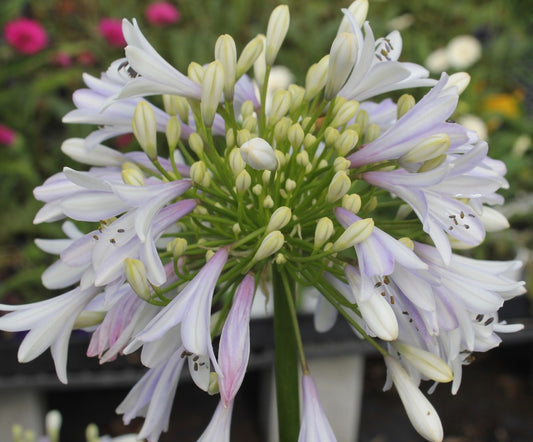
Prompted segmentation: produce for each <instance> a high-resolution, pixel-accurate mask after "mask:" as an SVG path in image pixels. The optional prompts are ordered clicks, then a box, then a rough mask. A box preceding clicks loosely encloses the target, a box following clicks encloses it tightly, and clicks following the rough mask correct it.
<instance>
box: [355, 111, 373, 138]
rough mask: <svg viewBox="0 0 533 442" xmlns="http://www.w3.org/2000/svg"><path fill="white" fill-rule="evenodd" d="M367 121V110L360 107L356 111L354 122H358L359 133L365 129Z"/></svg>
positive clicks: (368, 119) (368, 118)
mask: <svg viewBox="0 0 533 442" xmlns="http://www.w3.org/2000/svg"><path fill="white" fill-rule="evenodd" d="M369 121H370V117H369V116H368V112H367V111H366V110H364V109H361V110H360V111H359V112H357V116H356V117H355V124H358V125H359V127H360V128H361V133H363V132H364V131H365V130H366V127H367V126H368V123H369ZM354 130H355V129H354ZM359 136H361V134H359Z"/></svg>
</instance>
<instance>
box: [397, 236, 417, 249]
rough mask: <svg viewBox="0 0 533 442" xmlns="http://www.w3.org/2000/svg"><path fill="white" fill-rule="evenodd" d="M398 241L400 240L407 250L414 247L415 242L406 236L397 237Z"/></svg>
mask: <svg viewBox="0 0 533 442" xmlns="http://www.w3.org/2000/svg"><path fill="white" fill-rule="evenodd" d="M398 241H399V242H401V243H402V244H403V245H404V246H405V247H407V248H408V249H409V250H414V249H415V244H414V242H413V240H412V239H411V238H408V237H407V236H403V237H401V238H398Z"/></svg>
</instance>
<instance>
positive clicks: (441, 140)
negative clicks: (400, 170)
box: [400, 133, 450, 163]
mask: <svg viewBox="0 0 533 442" xmlns="http://www.w3.org/2000/svg"><path fill="white" fill-rule="evenodd" d="M449 147H450V137H449V136H448V134H445V133H442V134H435V135H431V136H429V137H427V138H426V139H425V140H423V141H421V142H420V143H418V144H416V145H415V146H413V147H412V148H411V150H410V151H409V152H407V153H406V154H404V155H402V156H401V158H400V161H401V162H402V161H403V162H406V163H421V162H424V161H427V160H431V159H433V158H437V157H439V156H441V155H443V154H444V153H446V151H447V150H448V149H449Z"/></svg>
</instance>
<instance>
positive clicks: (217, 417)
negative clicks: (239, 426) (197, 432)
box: [198, 400, 233, 442]
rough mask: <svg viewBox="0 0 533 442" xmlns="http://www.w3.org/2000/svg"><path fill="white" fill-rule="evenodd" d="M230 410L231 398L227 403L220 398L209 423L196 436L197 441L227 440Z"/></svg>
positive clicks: (225, 441)
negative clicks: (197, 436) (199, 434)
mask: <svg viewBox="0 0 533 442" xmlns="http://www.w3.org/2000/svg"><path fill="white" fill-rule="evenodd" d="M232 412H233V400H232V401H230V402H228V403H225V402H224V401H223V400H220V402H219V403H218V405H217V408H216V410H215V413H214V414H213V417H212V418H211V421H210V422H209V425H208V426H207V428H206V429H205V430H204V432H203V433H202V435H201V436H200V437H199V438H198V442H213V441H217V442H229V441H230V430H231V414H232Z"/></svg>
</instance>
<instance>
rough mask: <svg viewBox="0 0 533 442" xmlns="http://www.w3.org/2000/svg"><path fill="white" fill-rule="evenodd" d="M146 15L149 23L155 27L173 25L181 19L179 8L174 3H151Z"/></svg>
mask: <svg viewBox="0 0 533 442" xmlns="http://www.w3.org/2000/svg"><path fill="white" fill-rule="evenodd" d="M144 13H145V15H146V20H148V23H150V24H152V25H155V26H166V25H171V24H172V23H176V22H177V21H179V19H180V12H179V10H178V8H176V6H174V5H173V4H172V3H170V2H165V1H161V2H153V3H150V4H149V5H148V6H147V7H146V10H145V11H144Z"/></svg>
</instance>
